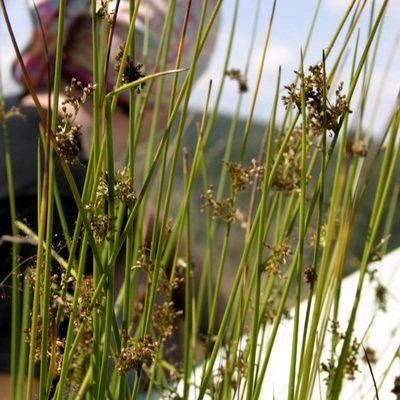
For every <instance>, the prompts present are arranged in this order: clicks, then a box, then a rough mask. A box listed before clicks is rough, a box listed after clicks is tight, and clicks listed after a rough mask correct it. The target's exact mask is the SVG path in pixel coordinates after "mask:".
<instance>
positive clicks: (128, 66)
mask: <svg viewBox="0 0 400 400" xmlns="http://www.w3.org/2000/svg"><path fill="white" fill-rule="evenodd" d="M124 51H125V45H123V46H120V51H119V53H118V54H117V55H116V56H115V59H116V60H117V61H118V63H117V64H115V70H116V71H117V72H119V71H120V70H121V69H122V84H123V85H126V84H128V83H131V82H135V81H137V80H138V79H141V78H144V77H145V74H143V72H142V68H143V64H140V63H136V64H135V63H134V62H133V60H131V58H130V56H129V55H128V56H127V57H126V61H125V64H124V65H123V66H122V65H121V62H122V59H123V55H124ZM145 85H146V82H142V83H140V84H139V85H138V86H137V88H136V91H137V93H138V94H139V93H140V91H141V90H142V89H143V88H144V87H145Z"/></svg>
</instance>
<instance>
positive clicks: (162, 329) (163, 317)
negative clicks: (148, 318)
mask: <svg viewBox="0 0 400 400" xmlns="http://www.w3.org/2000/svg"><path fill="white" fill-rule="evenodd" d="M182 314H183V311H182V310H180V311H175V309H174V303H173V302H172V301H170V302H169V303H167V302H164V303H163V304H154V309H153V314H152V320H153V327H154V329H155V330H156V331H157V332H158V334H159V335H160V337H162V338H167V337H170V336H172V334H173V330H174V328H175V320H176V319H177V318H178V317H179V316H180V315H182Z"/></svg>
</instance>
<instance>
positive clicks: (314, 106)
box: [282, 63, 351, 136]
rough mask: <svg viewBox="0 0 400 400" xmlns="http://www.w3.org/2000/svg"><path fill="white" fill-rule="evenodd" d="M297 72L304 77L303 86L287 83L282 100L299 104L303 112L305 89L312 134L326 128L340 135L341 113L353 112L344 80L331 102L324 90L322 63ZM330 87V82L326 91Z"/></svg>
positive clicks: (324, 80) (310, 132)
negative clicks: (345, 92)
mask: <svg viewBox="0 0 400 400" xmlns="http://www.w3.org/2000/svg"><path fill="white" fill-rule="evenodd" d="M295 73H296V75H298V77H299V78H300V80H301V88H297V86H296V84H295V83H292V84H290V85H287V86H285V89H287V91H288V94H287V95H286V96H283V97H282V101H283V104H284V105H286V106H287V107H293V108H297V110H298V111H299V112H300V113H301V112H302V91H304V97H305V111H306V113H307V131H308V133H309V135H312V136H320V135H321V134H323V133H324V132H325V130H326V131H327V132H329V133H330V134H334V135H337V134H338V133H339V129H340V119H341V117H342V116H344V115H345V114H346V113H350V112H351V110H350V108H349V104H348V102H347V99H346V95H345V94H343V93H342V91H343V85H344V83H343V82H340V84H339V86H338V87H337V89H336V91H335V99H334V101H333V102H332V103H331V102H330V101H329V100H328V99H327V98H326V95H325V93H324V85H325V82H326V75H324V71H323V65H322V63H319V64H316V65H312V66H310V67H309V69H308V73H307V74H304V73H302V72H299V71H295ZM329 89H330V87H329V85H328V86H327V91H329Z"/></svg>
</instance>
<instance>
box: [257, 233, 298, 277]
mask: <svg viewBox="0 0 400 400" xmlns="http://www.w3.org/2000/svg"><path fill="white" fill-rule="evenodd" d="M266 247H267V248H268V249H269V250H270V251H271V255H270V256H269V257H268V258H267V260H266V261H264V262H263V263H262V264H261V271H260V272H266V273H267V274H268V276H276V277H278V278H279V279H284V278H285V277H284V275H283V274H282V268H283V266H284V265H285V264H286V262H287V257H290V256H291V255H292V248H291V246H290V244H289V243H288V239H287V238H285V239H284V240H283V241H282V242H281V243H279V244H277V245H268V244H267V245H266Z"/></svg>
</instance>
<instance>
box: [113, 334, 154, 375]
mask: <svg viewBox="0 0 400 400" xmlns="http://www.w3.org/2000/svg"><path fill="white" fill-rule="evenodd" d="M126 341H127V345H126V347H123V348H122V349H121V353H120V354H115V355H114V358H115V361H116V365H115V368H116V370H117V371H118V373H119V374H120V375H121V374H123V373H126V372H129V371H132V370H135V371H140V370H141V368H142V366H143V364H146V365H151V364H152V362H153V361H154V359H155V352H156V349H157V348H158V343H157V342H154V343H153V342H152V341H151V338H150V337H149V336H145V337H142V338H132V337H126Z"/></svg>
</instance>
